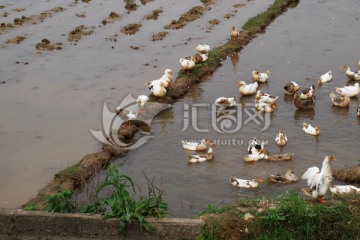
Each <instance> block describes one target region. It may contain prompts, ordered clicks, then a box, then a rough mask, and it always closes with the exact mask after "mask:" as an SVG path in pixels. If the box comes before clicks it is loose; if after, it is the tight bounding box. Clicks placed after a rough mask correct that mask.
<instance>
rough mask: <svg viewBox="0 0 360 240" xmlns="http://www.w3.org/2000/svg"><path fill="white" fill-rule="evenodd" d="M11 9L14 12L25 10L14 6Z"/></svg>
mask: <svg viewBox="0 0 360 240" xmlns="http://www.w3.org/2000/svg"><path fill="white" fill-rule="evenodd" d="M13 11H14V12H23V11H25V8H14V9H13Z"/></svg>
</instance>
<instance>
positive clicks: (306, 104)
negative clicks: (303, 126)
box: [294, 92, 315, 110]
mask: <svg viewBox="0 0 360 240" xmlns="http://www.w3.org/2000/svg"><path fill="white" fill-rule="evenodd" d="M294 105H295V107H297V108H298V109H302V110H312V109H314V107H315V95H313V96H312V97H311V98H309V99H301V98H300V96H299V95H298V93H297V92H295V94H294Z"/></svg>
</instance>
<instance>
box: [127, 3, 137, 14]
mask: <svg viewBox="0 0 360 240" xmlns="http://www.w3.org/2000/svg"><path fill="white" fill-rule="evenodd" d="M137 8H138V5H137V4H136V3H135V1H134V0H125V9H126V10H128V11H129V12H131V11H135V10H136V9H137Z"/></svg>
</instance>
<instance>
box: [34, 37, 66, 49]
mask: <svg viewBox="0 0 360 240" xmlns="http://www.w3.org/2000/svg"><path fill="white" fill-rule="evenodd" d="M35 47H36V49H37V50H40V51H53V50H61V49H62V43H54V44H51V42H50V41H49V40H48V39H46V38H44V39H42V40H41V42H40V43H38V44H36V46H35Z"/></svg>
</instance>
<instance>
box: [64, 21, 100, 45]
mask: <svg viewBox="0 0 360 240" xmlns="http://www.w3.org/2000/svg"><path fill="white" fill-rule="evenodd" d="M93 29H94V27H85V26H84V25H80V26H78V27H76V28H75V29H74V30H72V31H71V32H70V33H69V36H68V40H69V42H78V41H79V40H80V39H81V37H82V36H87V35H91V34H93V33H94V30H93Z"/></svg>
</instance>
